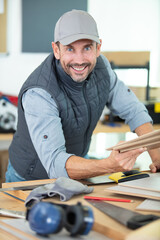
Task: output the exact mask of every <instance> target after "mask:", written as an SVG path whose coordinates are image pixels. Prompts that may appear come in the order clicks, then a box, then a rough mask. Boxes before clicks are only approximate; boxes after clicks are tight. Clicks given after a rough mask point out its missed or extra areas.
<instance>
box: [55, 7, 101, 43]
mask: <svg viewBox="0 0 160 240" xmlns="http://www.w3.org/2000/svg"><path fill="white" fill-rule="evenodd" d="M80 39H90V40H93V41H95V42H97V43H100V40H99V36H98V30H97V24H96V22H95V20H94V18H93V17H92V16H91V15H90V14H89V13H87V12H85V11H82V10H72V11H69V12H66V13H65V14H63V15H62V16H61V17H60V19H59V20H58V21H57V23H56V26H55V30H54V41H55V42H60V43H61V44H62V45H68V44H70V43H72V42H75V41H77V40H80Z"/></svg>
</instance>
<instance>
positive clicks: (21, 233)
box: [0, 221, 39, 240]
mask: <svg viewBox="0 0 160 240" xmlns="http://www.w3.org/2000/svg"><path fill="white" fill-rule="evenodd" d="M0 225H1V227H2V226H3V227H4V228H5V229H8V232H9V233H11V232H12V233H13V234H12V236H13V237H14V235H16V233H17V234H18V235H19V236H20V238H18V237H17V239H24V238H25V239H26V238H27V239H28V240H38V239H39V238H37V237H35V236H33V235H31V234H28V233H26V232H24V231H21V230H20V229H18V228H15V227H13V226H11V225H9V224H7V223H4V222H2V221H0ZM6 231H7V230H6ZM9 233H8V234H9ZM11 239H14V238H11Z"/></svg>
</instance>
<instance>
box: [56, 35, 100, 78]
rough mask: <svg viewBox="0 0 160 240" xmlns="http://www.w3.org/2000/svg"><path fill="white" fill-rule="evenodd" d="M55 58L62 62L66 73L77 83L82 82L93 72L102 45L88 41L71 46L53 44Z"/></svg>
mask: <svg viewBox="0 0 160 240" xmlns="http://www.w3.org/2000/svg"><path fill="white" fill-rule="evenodd" d="M52 47H53V51H54V54H55V57H56V58H57V59H59V60H60V63H61V65H62V68H63V69H64V71H65V72H66V73H67V74H68V75H69V76H70V77H71V78H72V79H73V80H74V81H75V82H82V81H84V80H85V79H86V78H87V77H88V75H89V74H90V73H91V72H92V70H93V68H94V67H95V65H96V60H97V57H98V56H99V54H100V47H101V44H98V45H97V44H96V42H94V41H92V40H88V39H83V40H78V41H76V42H73V43H71V44H69V45H66V46H64V45H62V44H61V43H60V44H59V46H57V45H56V44H55V43H52Z"/></svg>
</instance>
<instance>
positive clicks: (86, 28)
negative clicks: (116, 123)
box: [6, 10, 160, 182]
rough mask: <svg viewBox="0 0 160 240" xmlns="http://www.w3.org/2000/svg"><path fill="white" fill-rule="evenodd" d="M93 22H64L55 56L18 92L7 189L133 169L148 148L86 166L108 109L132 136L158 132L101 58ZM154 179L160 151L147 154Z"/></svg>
mask: <svg viewBox="0 0 160 240" xmlns="http://www.w3.org/2000/svg"><path fill="white" fill-rule="evenodd" d="M101 43H102V42H101V40H100V39H99V36H98V30H97V25H96V22H95V20H94V19H93V18H92V16H91V15H90V14H88V13H87V12H84V11H81V10H72V11H70V12H67V13H65V14H64V15H62V17H61V18H60V19H59V20H58V22H57V24H56V27H55V32H54V42H53V43H52V48H53V53H52V54H50V55H49V56H48V57H47V58H46V59H45V60H44V62H42V64H41V65H40V66H39V67H37V69H36V70H35V71H34V72H33V73H32V74H31V75H30V76H29V77H28V79H27V80H26V82H25V83H24V84H23V86H22V88H21V90H20V93H19V104H18V125H17V131H16V133H15V135H14V138H13V141H12V144H11V146H10V149H9V158H10V159H9V165H8V170H7V172H6V182H12V181H24V180H34V179H45V178H58V177H61V176H64V177H69V178H72V179H83V178H88V177H93V176H97V175H101V174H105V173H111V172H117V171H125V170H131V169H132V168H133V166H134V163H135V161H136V158H137V157H138V156H139V155H140V154H141V153H142V152H144V151H146V149H144V148H140V149H136V150H132V151H128V152H125V153H119V152H118V151H115V150H114V151H112V152H111V154H110V156H109V157H107V158H104V159H101V160H95V159H87V157H86V155H87V152H88V150H89V146H90V141H91V136H92V133H93V130H94V128H95V126H96V124H97V122H98V120H99V118H100V116H101V114H102V111H103V109H104V107H105V105H107V107H108V108H109V109H110V110H111V111H112V112H113V113H114V114H116V115H118V116H120V117H121V118H123V119H125V122H126V123H127V124H129V126H130V128H131V131H135V132H136V133H137V134H138V135H143V134H145V133H147V132H151V131H153V127H152V124H151V123H152V119H151V118H150V116H149V115H148V112H147V110H146V108H145V106H144V105H143V104H142V103H140V102H139V101H138V99H137V98H136V96H135V95H134V94H133V92H132V91H130V90H129V89H128V88H127V87H126V86H125V85H124V83H123V82H122V81H120V80H119V79H118V78H117V76H116V74H115V73H114V71H113V70H112V69H111V67H110V64H109V62H108V60H107V59H106V58H105V57H104V56H103V55H101V54H100V49H101ZM149 153H150V155H151V158H152V161H153V163H152V165H151V166H150V168H151V170H152V172H156V171H157V170H158V169H160V152H159V149H155V150H152V151H150V152H149Z"/></svg>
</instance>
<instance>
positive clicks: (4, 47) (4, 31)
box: [0, 0, 7, 53]
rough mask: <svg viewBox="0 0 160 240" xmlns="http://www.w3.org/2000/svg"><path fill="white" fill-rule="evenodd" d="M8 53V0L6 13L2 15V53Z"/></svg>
mask: <svg viewBox="0 0 160 240" xmlns="http://www.w3.org/2000/svg"><path fill="white" fill-rule="evenodd" d="M6 52H7V0H4V13H2V14H0V53H6Z"/></svg>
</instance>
